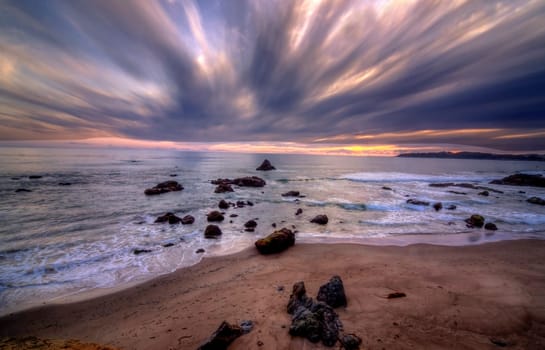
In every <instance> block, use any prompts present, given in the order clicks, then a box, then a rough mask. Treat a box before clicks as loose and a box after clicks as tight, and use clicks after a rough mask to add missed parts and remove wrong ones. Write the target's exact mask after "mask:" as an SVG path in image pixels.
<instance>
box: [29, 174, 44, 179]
mask: <svg viewBox="0 0 545 350" xmlns="http://www.w3.org/2000/svg"><path fill="white" fill-rule="evenodd" d="M42 177H43V176H42V175H30V176H29V177H28V178H29V179H32V180H35V179H41V178H42Z"/></svg>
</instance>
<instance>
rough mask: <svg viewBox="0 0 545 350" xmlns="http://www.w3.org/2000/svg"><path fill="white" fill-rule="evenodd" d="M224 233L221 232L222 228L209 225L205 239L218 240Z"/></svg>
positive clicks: (205, 231) (205, 232)
mask: <svg viewBox="0 0 545 350" xmlns="http://www.w3.org/2000/svg"><path fill="white" fill-rule="evenodd" d="M222 233H223V232H221V230H220V228H219V227H218V226H216V225H208V226H206V229H205V230H204V238H216V237H218V236H221V235H222Z"/></svg>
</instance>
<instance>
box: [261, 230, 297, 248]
mask: <svg viewBox="0 0 545 350" xmlns="http://www.w3.org/2000/svg"><path fill="white" fill-rule="evenodd" d="M294 244H295V234H294V233H293V232H292V231H291V230H289V229H287V228H282V229H280V230H277V231H274V232H273V233H271V234H270V235H268V236H267V237H264V238H261V239H258V240H257V241H256V242H255V247H256V248H257V250H258V251H259V252H260V253H261V254H274V253H280V252H282V251H284V250H286V249H288V248H289V247H291V246H292V245H294Z"/></svg>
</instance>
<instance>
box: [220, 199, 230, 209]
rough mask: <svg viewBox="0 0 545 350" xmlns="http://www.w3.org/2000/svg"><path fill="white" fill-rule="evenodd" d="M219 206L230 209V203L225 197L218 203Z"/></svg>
mask: <svg viewBox="0 0 545 350" xmlns="http://www.w3.org/2000/svg"><path fill="white" fill-rule="evenodd" d="M218 207H219V208H220V209H229V203H227V202H226V201H225V199H222V200H221V201H220V202H219V203H218Z"/></svg>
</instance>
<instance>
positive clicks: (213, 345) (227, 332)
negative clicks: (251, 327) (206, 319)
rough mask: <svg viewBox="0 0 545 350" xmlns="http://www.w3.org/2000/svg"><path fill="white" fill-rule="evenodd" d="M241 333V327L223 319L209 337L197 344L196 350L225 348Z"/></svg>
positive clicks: (223, 349) (222, 349)
mask: <svg viewBox="0 0 545 350" xmlns="http://www.w3.org/2000/svg"><path fill="white" fill-rule="evenodd" d="M243 333H244V331H243V330H242V328H241V327H239V326H237V325H233V324H230V323H228V322H226V321H223V322H222V323H221V325H220V326H219V327H218V329H217V330H216V331H215V332H214V333H212V335H211V336H210V338H209V339H208V340H207V341H206V342H205V343H204V344H202V345H201V346H199V348H198V350H226V349H227V348H228V347H229V345H230V344H231V343H232V342H233V341H234V340H235V339H237V338H238V337H240V336H241V335H242V334H243Z"/></svg>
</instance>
